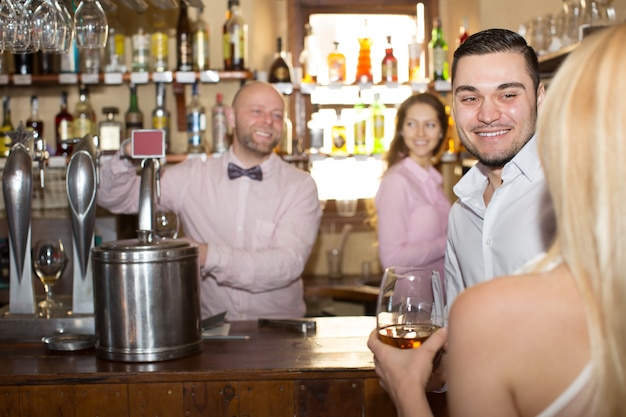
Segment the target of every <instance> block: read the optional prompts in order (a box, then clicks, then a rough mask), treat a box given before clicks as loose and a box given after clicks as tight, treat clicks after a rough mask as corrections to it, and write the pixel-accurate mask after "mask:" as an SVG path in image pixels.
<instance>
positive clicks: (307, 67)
mask: <svg viewBox="0 0 626 417" xmlns="http://www.w3.org/2000/svg"><path fill="white" fill-rule="evenodd" d="M298 62H299V63H300V68H301V69H302V80H301V82H303V83H316V82H317V73H318V70H319V65H320V60H319V57H318V49H317V45H316V38H315V35H314V34H313V28H312V27H311V25H310V24H308V23H307V24H305V25H304V48H303V49H302V52H301V53H300V57H299V58H298Z"/></svg>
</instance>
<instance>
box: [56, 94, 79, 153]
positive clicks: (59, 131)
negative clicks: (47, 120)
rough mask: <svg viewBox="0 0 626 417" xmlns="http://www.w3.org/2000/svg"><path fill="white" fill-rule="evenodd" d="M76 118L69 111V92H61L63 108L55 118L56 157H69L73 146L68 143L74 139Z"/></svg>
mask: <svg viewBox="0 0 626 417" xmlns="http://www.w3.org/2000/svg"><path fill="white" fill-rule="evenodd" d="M73 122H74V116H72V114H71V113H70V112H69V111H68V110H67V92H65V91H63V92H61V108H60V110H59V112H58V113H57V114H56V116H54V131H55V134H54V139H55V141H56V152H55V155H59V156H69V155H70V154H71V153H72V147H73V145H72V144H71V143H69V142H67V141H69V140H72V139H74V130H73Z"/></svg>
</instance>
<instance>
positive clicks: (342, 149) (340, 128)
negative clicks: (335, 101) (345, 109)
mask: <svg viewBox="0 0 626 417" xmlns="http://www.w3.org/2000/svg"><path fill="white" fill-rule="evenodd" d="M330 138H331V140H332V148H331V151H330V154H331V155H338V156H340V155H347V154H348V132H347V129H346V125H345V124H344V123H343V121H342V120H341V116H340V113H339V110H337V120H336V121H335V123H334V124H333V127H332V128H331V129H330Z"/></svg>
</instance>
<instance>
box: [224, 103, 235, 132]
mask: <svg viewBox="0 0 626 417" xmlns="http://www.w3.org/2000/svg"><path fill="white" fill-rule="evenodd" d="M224 112H225V113H226V123H228V127H230V128H234V127H235V109H233V108H232V107H230V106H227V107H226V108H225V109H224Z"/></svg>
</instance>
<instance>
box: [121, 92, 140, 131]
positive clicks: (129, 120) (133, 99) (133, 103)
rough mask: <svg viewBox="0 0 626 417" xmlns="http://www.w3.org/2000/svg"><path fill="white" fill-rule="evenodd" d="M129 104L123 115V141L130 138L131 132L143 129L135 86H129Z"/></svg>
mask: <svg viewBox="0 0 626 417" xmlns="http://www.w3.org/2000/svg"><path fill="white" fill-rule="evenodd" d="M129 87H130V104H129V106H128V110H127V111H126V114H125V115H124V125H125V130H124V139H128V138H130V137H132V134H133V130H138V129H143V113H142V112H141V110H139V103H138V100H137V86H136V85H134V84H130V85H129Z"/></svg>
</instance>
